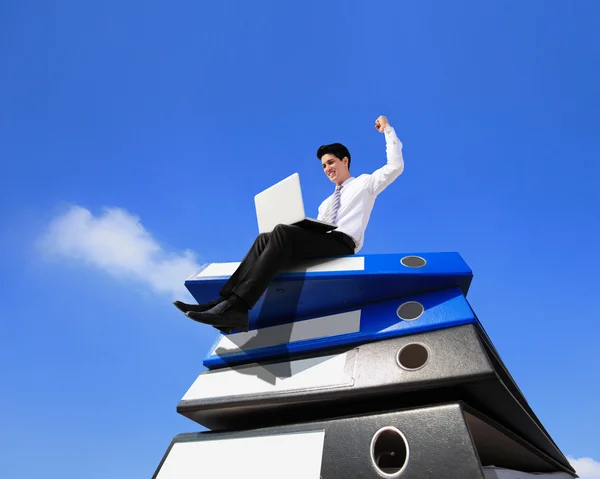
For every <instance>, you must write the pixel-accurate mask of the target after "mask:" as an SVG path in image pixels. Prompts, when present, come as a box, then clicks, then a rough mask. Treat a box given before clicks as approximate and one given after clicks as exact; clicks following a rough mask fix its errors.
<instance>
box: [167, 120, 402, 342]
mask: <svg viewBox="0 0 600 479" xmlns="http://www.w3.org/2000/svg"><path fill="white" fill-rule="evenodd" d="M375 128H376V129H377V130H378V131H379V132H381V133H384V135H385V139H386V156H387V163H386V164H385V165H384V166H382V167H381V168H379V169H378V170H376V171H375V172H373V173H372V174H370V175H369V174H363V175H360V176H358V177H357V178H354V177H353V176H351V174H350V160H351V156H350V152H349V151H348V149H347V148H346V147H345V146H344V145H342V144H340V143H333V144H331V145H324V146H321V147H320V148H319V149H318V150H317V158H319V160H321V166H322V168H323V171H324V173H325V174H326V175H327V177H328V178H329V179H330V180H331V181H332V182H333V183H335V185H336V187H335V192H334V193H333V194H332V195H331V196H330V197H329V198H327V199H326V200H325V201H323V203H321V205H320V206H319V215H318V219H319V220H323V221H326V222H329V223H333V224H335V225H337V229H336V230H334V231H331V232H328V233H323V232H316V231H312V230H309V229H304V228H302V227H300V226H295V225H277V226H276V227H275V228H274V229H273V231H271V232H270V233H262V234H260V235H258V237H257V238H256V240H255V241H254V244H253V245H252V247H251V248H250V250H249V251H248V253H247V254H246V256H245V258H244V259H243V260H242V262H241V264H240V266H239V267H238V268H237V270H236V271H235V272H234V273H233V275H231V277H230V278H229V280H228V281H227V283H226V284H225V286H223V288H222V289H221V291H220V298H218V299H216V300H214V301H211V302H210V303H206V304H201V305H192V304H186V303H183V302H181V301H175V302H174V303H173V304H175V306H176V307H177V308H178V309H180V310H181V311H183V312H184V313H185V314H186V315H187V316H188V317H189V318H191V319H193V320H195V321H198V322H201V323H204V324H209V325H212V326H214V327H216V328H217V329H220V330H221V331H223V332H226V333H228V332H231V330H233V329H236V330H241V331H247V330H248V310H249V309H252V308H253V307H254V305H255V304H256V302H257V301H258V300H259V299H260V297H261V296H262V294H263V293H264V291H265V290H266V289H267V286H268V285H269V283H270V282H271V280H272V279H273V278H274V277H275V276H277V274H278V273H279V272H280V270H281V268H282V267H283V266H284V265H285V264H286V263H287V262H288V261H289V260H297V259H308V258H319V257H332V256H348V255H353V254H356V253H358V251H359V250H360V249H361V248H362V246H363V243H364V235H365V230H366V228H367V224H368V222H369V218H370V216H371V211H372V209H373V206H374V204H375V199H376V198H377V196H378V195H379V194H380V193H381V192H382V191H383V190H384V189H385V188H386V187H387V186H388V185H390V184H391V183H392V182H393V181H394V180H395V179H396V178H397V177H398V176H400V174H401V173H402V172H403V171H404V159H403V157H402V143H401V142H400V140H399V139H398V137H397V136H396V133H395V131H394V129H393V128H392V127H391V126H390V124H389V122H388V120H387V118H386V117H385V116H380V117H379V118H377V120H376V121H375Z"/></svg>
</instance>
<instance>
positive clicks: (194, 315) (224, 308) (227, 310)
mask: <svg viewBox="0 0 600 479" xmlns="http://www.w3.org/2000/svg"><path fill="white" fill-rule="evenodd" d="M185 315H186V316H187V317H188V318H190V319H193V320H194V321H198V322H199V323H204V324H208V325H210V326H214V327H215V328H218V329H220V330H221V331H223V332H225V330H229V332H228V333H226V334H229V333H231V332H232V331H233V330H236V331H244V332H245V331H248V323H249V316H248V309H247V308H244V307H243V306H241V305H239V304H235V305H234V304H232V303H230V302H229V301H228V300H225V301H221V302H220V303H219V304H217V305H216V306H214V307H213V308H211V309H209V310H207V311H205V312H196V311H188V312H186V313H185Z"/></svg>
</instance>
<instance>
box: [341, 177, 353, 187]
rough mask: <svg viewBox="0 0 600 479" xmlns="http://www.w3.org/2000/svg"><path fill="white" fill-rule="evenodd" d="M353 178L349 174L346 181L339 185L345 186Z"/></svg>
mask: <svg viewBox="0 0 600 479" xmlns="http://www.w3.org/2000/svg"><path fill="white" fill-rule="evenodd" d="M353 179H354V176H351V177H350V178H348V179H347V180H346V181H344V182H343V183H342V184H341V185H340V186H346V185H347V184H348V183H350V182H351V181H352V180H353Z"/></svg>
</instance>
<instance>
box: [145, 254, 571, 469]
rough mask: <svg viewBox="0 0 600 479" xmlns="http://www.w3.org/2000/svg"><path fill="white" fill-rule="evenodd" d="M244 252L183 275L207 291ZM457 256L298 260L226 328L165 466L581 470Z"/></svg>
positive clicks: (206, 295) (198, 292) (186, 402)
mask: <svg viewBox="0 0 600 479" xmlns="http://www.w3.org/2000/svg"><path fill="white" fill-rule="evenodd" d="M237 265H238V263H214V264H210V265H207V266H206V267H204V268H203V269H202V270H201V271H199V272H197V273H195V274H194V275H193V276H192V277H190V278H189V279H188V280H187V281H186V287H187V288H188V290H189V291H190V292H191V294H192V295H193V296H194V297H195V299H196V300H197V301H198V303H203V302H206V301H210V300H212V299H214V298H215V297H216V296H218V292H219V289H220V288H221V286H222V285H223V284H224V283H225V281H226V280H227V279H228V277H229V276H230V275H231V273H232V272H233V271H234V270H235V268H236V267H237ZM472 278H473V274H472V271H471V269H470V268H469V267H468V266H467V264H466V263H465V262H464V260H463V259H462V257H461V256H460V255H459V254H457V253H427V254H413V255H400V254H381V255H364V256H351V257H341V258H329V259H321V260H315V261H311V262H305V263H302V264H295V265H294V266H293V267H290V268H289V269H287V270H286V271H285V272H283V273H281V274H280V275H278V276H277V278H275V280H274V281H273V282H272V283H271V285H270V286H269V289H268V290H267V291H266V292H265V294H264V295H263V297H262V298H261V300H260V301H259V302H258V303H257V304H256V306H255V307H254V308H253V309H252V310H251V311H250V330H249V331H248V332H232V333H231V334H229V335H219V336H218V338H217V339H216V341H215V343H214V345H213V347H212V348H211V350H210V351H209V352H208V354H207V355H206V357H205V359H204V366H205V367H206V370H204V371H203V372H202V373H201V374H200V375H199V376H198V377H197V379H196V380H195V381H194V382H193V384H192V385H191V387H190V388H189V389H188V391H187V392H186V393H185V394H184V395H183V397H182V399H181V401H180V402H179V404H178V405H177V411H178V412H179V413H180V414H182V415H184V416H186V417H188V418H189V419H191V420H192V421H195V422H196V423H198V424H200V425H202V426H204V427H205V428H206V429H208V430H206V431H203V432H199V433H188V434H181V435H178V436H176V437H175V438H174V439H173V440H172V442H171V444H170V446H169V448H168V450H167V452H166V453H165V455H164V457H163V458H162V461H161V462H160V464H159V466H158V468H157V470H156V472H155V474H154V476H153V477H154V478H155V479H191V478H205V477H206V478H212V477H214V478H223V479H228V478H244V479H249V478H261V479H275V478H277V479H280V478H286V479H348V478H364V479H369V478H401V479H405V478H406V479H408V478H419V479H422V478H435V479H439V478H443V479H453V478H456V479H471V478H473V479H485V478H509V477H510V478H513V477H514V478H517V477H519V478H526V477H535V478H540V477H552V478H555V479H566V478H571V477H577V476H576V474H575V471H574V470H573V468H572V466H571V465H570V464H569V462H568V460H567V459H566V458H565V456H564V455H563V454H562V452H561V451H560V450H559V448H558V447H557V445H556V444H555V443H554V441H553V440H552V438H551V437H550V435H549V434H548V432H547V431H546V430H545V429H544V426H543V425H542V424H541V423H540V421H539V420H538V418H537V417H536V416H535V414H534V412H533V411H532V409H531V407H530V406H529V405H528V403H527V401H526V400H525V398H524V396H523V394H522V393H521V391H520V390H519V388H518V387H517V385H516V384H515V382H514V380H513V378H512V377H511V376H510V374H509V372H508V371H507V370H506V368H505V366H504V364H503V362H502V360H501V359H500V356H499V355H498V353H497V351H496V350H495V348H494V346H493V345H492V343H491V341H490V339H489V338H488V336H487V335H486V333H485V331H484V329H483V328H482V326H481V324H480V322H479V320H478V318H477V317H476V315H475V313H474V312H473V310H472V309H471V307H470V305H469V303H468V301H467V299H466V295H467V293H468V290H469V287H470V285H471V281H472Z"/></svg>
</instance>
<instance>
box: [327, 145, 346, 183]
mask: <svg viewBox="0 0 600 479" xmlns="http://www.w3.org/2000/svg"><path fill="white" fill-rule="evenodd" d="M321 166H322V167H323V172H324V173H325V174H326V175H327V178H329V179H330V180H331V181H333V182H334V183H335V184H336V185H341V184H342V183H343V182H344V181H346V180H347V179H348V178H350V170H348V158H347V157H344V158H343V159H341V160H340V159H339V158H338V157H337V156H335V155H333V154H332V153H326V154H325V155H323V156H322V157H321Z"/></svg>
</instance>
